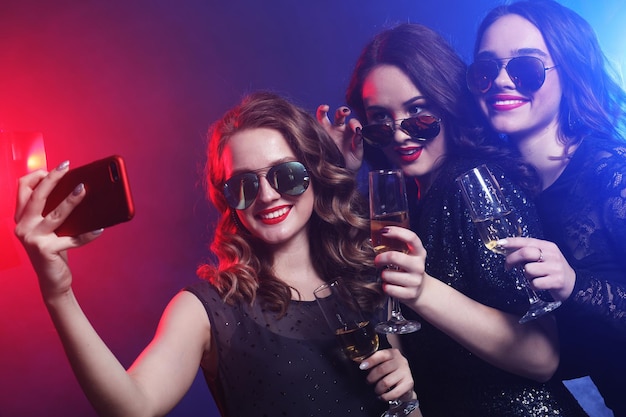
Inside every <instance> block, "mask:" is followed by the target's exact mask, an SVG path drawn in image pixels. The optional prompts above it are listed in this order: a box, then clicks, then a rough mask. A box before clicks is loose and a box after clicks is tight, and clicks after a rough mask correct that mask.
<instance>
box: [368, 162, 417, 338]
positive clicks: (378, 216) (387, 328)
mask: <svg viewBox="0 0 626 417" xmlns="http://www.w3.org/2000/svg"><path fill="white" fill-rule="evenodd" d="M369 203H370V221H371V222H370V227H371V233H372V246H373V247H374V251H375V252H376V253H382V252H387V251H390V250H394V251H398V252H403V253H407V252H408V248H407V246H406V244H405V243H404V242H401V241H399V240H397V239H391V238H388V237H386V236H384V235H383V234H382V233H381V230H382V229H383V228H384V227H387V226H400V227H404V228H406V229H408V228H409V207H408V203H407V199H406V184H405V183H404V176H403V175H402V171H401V170H399V169H394V170H377V171H371V172H370V173H369ZM387 268H390V269H393V268H396V267H394V266H392V265H389V266H387ZM396 269H397V268H396ZM390 302H391V318H390V319H389V320H387V321H384V322H382V323H378V324H377V325H376V331H377V332H380V333H395V334H406V333H413V332H416V331H418V330H419V329H420V328H421V327H422V325H421V323H420V322H418V321H413V320H407V319H405V318H404V316H403V315H402V311H401V310H400V303H399V302H398V300H396V299H395V298H393V297H391V299H390Z"/></svg>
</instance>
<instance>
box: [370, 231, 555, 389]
mask: <svg viewBox="0 0 626 417" xmlns="http://www.w3.org/2000/svg"><path fill="white" fill-rule="evenodd" d="M387 236H388V237H390V238H395V239H399V240H402V241H404V242H406V243H407V245H408V246H409V248H410V250H409V253H408V254H403V253H400V252H385V253H382V254H379V255H378V256H377V257H376V264H377V265H378V266H380V267H383V266H384V265H389V264H393V265H395V266H398V267H399V268H400V270H391V269H386V270H384V271H383V272H382V278H383V281H384V284H383V286H384V289H385V292H387V294H389V296H390V297H396V298H398V299H399V300H400V301H402V302H403V303H404V304H406V305H407V306H408V307H410V308H412V309H413V310H415V311H416V312H417V313H418V314H420V316H421V317H423V318H424V319H425V320H427V321H429V322H430V323H431V324H433V325H434V326H436V327H437V328H439V329H440V330H441V331H443V332H444V333H446V334H447V335H448V336H450V337H451V338H453V339H454V340H456V341H457V342H458V343H460V344H461V345H463V346H464V347H465V348H466V349H468V350H470V351H471V352H473V353H474V354H476V355H477V356H479V357H480V358H482V359H483V360H485V361H486V362H489V363H491V364H492V365H494V366H497V367H499V368H501V369H504V370H506V371H508V372H512V373H515V374H518V375H521V376H524V377H526V378H531V379H534V380H537V381H547V380H548V379H550V377H552V375H553V374H554V372H555V371H556V368H557V366H558V362H559V347H558V338H557V332H556V324H555V322H554V318H553V317H550V316H548V317H544V318H540V319H537V320H534V321H533V322H530V323H525V324H520V323H519V322H518V320H519V317H517V316H515V315H513V314H509V313H505V312H503V311H500V310H497V309H495V308H492V307H488V306H486V305H483V304H481V303H479V302H477V301H475V300H473V299H471V298H469V297H467V296H465V295H464V294H462V293H461V292H459V291H457V290H455V289H454V288H452V287H450V286H449V285H446V284H445V283H444V282H442V281H440V280H438V279H436V278H434V277H432V276H430V275H428V274H427V273H426V272H425V261H426V250H425V249H424V247H423V246H422V242H421V241H420V239H419V238H418V237H417V236H416V235H415V233H413V232H412V231H410V230H408V229H403V228H400V227H389V228H388V232H387Z"/></svg>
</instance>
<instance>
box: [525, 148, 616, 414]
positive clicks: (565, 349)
mask: <svg viewBox="0 0 626 417" xmlns="http://www.w3.org/2000/svg"><path fill="white" fill-rule="evenodd" d="M537 207H538V210H539V215H540V218H541V220H542V223H543V225H544V231H545V236H546V239H547V240H550V241H553V242H555V243H556V244H557V245H558V246H559V248H560V249H561V251H562V252H563V255H564V256H565V257H566V258H567V261H568V262H569V263H570V265H571V266H572V267H573V268H574V269H575V271H576V285H575V287H574V291H573V293H572V295H571V296H570V298H569V299H568V300H566V301H565V302H564V303H563V305H562V306H561V307H560V308H559V309H558V310H557V312H556V316H557V319H558V324H559V333H560V337H561V345H562V346H561V366H560V372H559V373H560V374H561V375H562V377H563V378H570V377H576V376H580V375H585V374H589V375H591V377H592V379H593V381H594V382H595V383H596V385H597V386H598V389H599V390H600V392H601V393H602V395H603V396H604V398H605V402H606V404H607V406H609V407H611V408H612V409H613V410H614V412H615V415H616V416H626V145H624V146H622V147H619V146H615V145H611V144H608V143H606V142H604V141H601V140H597V139H595V138H587V139H585V140H584V141H583V142H582V144H581V145H580V146H579V147H578V149H577V150H576V152H575V153H574V155H573V157H572V159H571V161H570V163H569V164H568V166H567V167H566V169H565V171H564V172H563V173H562V174H561V176H560V177H559V178H558V179H557V181H555V183H554V184H552V185H551V186H550V187H549V188H547V189H546V190H545V191H544V192H542V193H541V195H540V197H539V199H538V203H537Z"/></svg>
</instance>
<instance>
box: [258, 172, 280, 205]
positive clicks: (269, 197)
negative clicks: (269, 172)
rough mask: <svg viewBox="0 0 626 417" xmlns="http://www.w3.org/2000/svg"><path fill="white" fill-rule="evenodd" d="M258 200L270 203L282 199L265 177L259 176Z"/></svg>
mask: <svg viewBox="0 0 626 417" xmlns="http://www.w3.org/2000/svg"><path fill="white" fill-rule="evenodd" d="M257 198H258V199H259V200H261V201H263V202H270V201H274V200H277V199H279V198H280V193H279V192H278V191H276V190H275V189H274V187H272V186H271V185H270V183H269V181H268V180H267V178H266V177H265V175H262V176H261V175H260V176H259V194H258V195H257Z"/></svg>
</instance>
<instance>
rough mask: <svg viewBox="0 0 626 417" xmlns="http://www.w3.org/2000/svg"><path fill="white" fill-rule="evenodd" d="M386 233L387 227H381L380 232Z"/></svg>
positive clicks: (387, 231)
mask: <svg viewBox="0 0 626 417" xmlns="http://www.w3.org/2000/svg"><path fill="white" fill-rule="evenodd" d="M387 233H389V228H388V227H383V228H382V229H380V234H382V235H386V234H387Z"/></svg>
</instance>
